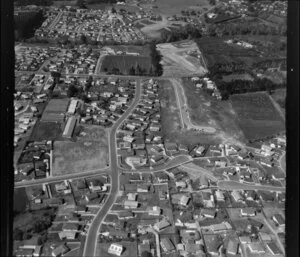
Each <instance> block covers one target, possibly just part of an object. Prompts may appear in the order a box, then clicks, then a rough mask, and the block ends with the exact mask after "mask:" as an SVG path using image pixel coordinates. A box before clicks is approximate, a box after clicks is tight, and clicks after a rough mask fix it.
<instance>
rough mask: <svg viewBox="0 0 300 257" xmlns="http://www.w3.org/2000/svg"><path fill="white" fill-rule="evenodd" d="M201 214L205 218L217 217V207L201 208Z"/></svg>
mask: <svg viewBox="0 0 300 257" xmlns="http://www.w3.org/2000/svg"><path fill="white" fill-rule="evenodd" d="M201 215H202V216H203V217H205V218H211V219H213V218H215V216H216V210H215V209H201Z"/></svg>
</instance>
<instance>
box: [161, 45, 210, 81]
mask: <svg viewBox="0 0 300 257" xmlns="http://www.w3.org/2000/svg"><path fill="white" fill-rule="evenodd" d="M157 50H158V51H159V52H160V53H161V55H162V57H163V58H162V61H161V64H162V65H163V70H164V72H163V76H167V77H172V76H174V77H177V76H178V75H179V74H180V75H181V76H191V75H204V74H205V73H207V69H206V64H205V62H204V59H203V58H202V53H201V52H200V50H199V48H198V46H197V44H196V43H195V42H194V41H191V40H184V41H180V42H176V43H165V44H158V45H157Z"/></svg>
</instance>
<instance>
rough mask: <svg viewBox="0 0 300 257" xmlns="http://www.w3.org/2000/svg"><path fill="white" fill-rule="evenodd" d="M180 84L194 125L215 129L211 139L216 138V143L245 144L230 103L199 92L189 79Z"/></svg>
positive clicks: (204, 92)
mask: <svg viewBox="0 0 300 257" xmlns="http://www.w3.org/2000/svg"><path fill="white" fill-rule="evenodd" d="M179 83H181V85H182V87H183V88H184V94H185V97H186V99H187V108H186V111H187V112H188V113H189V117H190V120H191V122H192V123H193V124H195V125H199V126H204V127H207V128H214V129H215V131H214V133H212V135H210V137H214V139H215V141H216V143H221V142H223V143H234V144H238V145H239V144H243V143H245V138H244V135H243V133H242V132H241V129H240V127H239V126H238V124H237V121H238V120H237V115H236V113H235V111H234V109H233V107H232V105H231V102H230V101H220V100H217V99H216V98H214V97H212V96H211V95H210V94H209V93H208V92H206V91H204V90H197V89H196V87H195V86H194V84H193V83H192V82H191V80H190V79H189V78H183V79H181V80H179ZM181 94H183V93H181ZM184 115H186V114H184ZM206 136H209V135H208V134H207V135H206ZM202 143H204V142H202Z"/></svg>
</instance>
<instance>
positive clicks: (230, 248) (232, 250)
mask: <svg viewBox="0 0 300 257" xmlns="http://www.w3.org/2000/svg"><path fill="white" fill-rule="evenodd" d="M238 251H239V243H238V242H237V240H232V239H230V240H229V241H228V245H227V251H226V252H227V253H229V254H232V255H236V254H238Z"/></svg>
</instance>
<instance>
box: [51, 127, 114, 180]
mask: <svg viewBox="0 0 300 257" xmlns="http://www.w3.org/2000/svg"><path fill="white" fill-rule="evenodd" d="M83 132H86V136H80V137H79V138H78V139H77V141H76V142H68V141H56V142H55V143H54V150H53V176H58V175H64V174H70V173H78V172H84V171H91V170H97V169H101V168H105V167H107V164H108V163H109V155H108V142H107V133H106V131H104V130H103V129H101V128H99V127H96V126H91V127H90V128H87V127H84V128H83Z"/></svg>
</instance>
